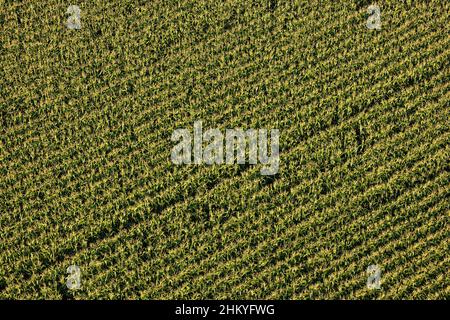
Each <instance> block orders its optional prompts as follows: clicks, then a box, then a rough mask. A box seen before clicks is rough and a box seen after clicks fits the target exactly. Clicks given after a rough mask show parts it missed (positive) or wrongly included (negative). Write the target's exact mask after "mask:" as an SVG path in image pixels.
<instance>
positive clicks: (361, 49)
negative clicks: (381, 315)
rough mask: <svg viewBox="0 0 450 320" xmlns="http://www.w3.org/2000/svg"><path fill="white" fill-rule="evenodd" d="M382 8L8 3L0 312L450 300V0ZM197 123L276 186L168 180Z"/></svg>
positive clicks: (196, 168) (253, 180) (0, 115)
mask: <svg viewBox="0 0 450 320" xmlns="http://www.w3.org/2000/svg"><path fill="white" fill-rule="evenodd" d="M377 3H378V4H379V5H380V7H381V19H382V28H381V30H369V29H368V28H367V27H366V21H367V18H368V13H367V7H368V5H370V4H371V2H368V1H356V0H354V1H342V2H340V1H299V0H292V1H281V0H270V1H262V0H249V1H239V0H226V1H213V0H198V1H192V0H164V1H163V0H154V1H131V0H124V1H120V3H119V2H109V3H107V2H105V1H99V0H95V1H81V0H79V1H78V0H77V1H74V2H72V3H68V2H65V1H60V0H45V1H9V0H5V1H2V2H1V5H0V22H1V23H0V24H1V26H2V28H1V33H0V50H1V57H2V59H1V60H0V120H1V121H0V126H1V129H0V231H1V232H0V266H1V267H0V298H3V299H24V298H34V299H44V298H45V299H94V298H106V299H108V298H119V299H120V298H126V299H134V298H137V299H144V298H145V299H175V298H186V299H194V298H196V299H205V298H209V299H212V298H232V299H241V298H246V299H260V298H278V299H343V298H345V299H393V298H403V299H419V298H426V299H443V298H449V297H450V281H449V273H448V270H449V265H450V254H449V250H448V248H449V245H450V237H449V234H450V230H449V227H448V226H449V223H448V222H449V217H450V215H449V212H450V201H449V199H450V162H449V158H450V143H449V142H450V121H449V116H450V95H449V92H450V90H449V77H450V73H449V70H450V63H449V61H450V44H449V42H450V37H449V34H450V25H449V23H448V22H449V18H450V16H449V12H450V2H449V1H446V0H440V1H439V0H438V1H436V0H432V1H379V2H377ZM70 4H76V5H78V6H79V7H80V8H81V29H74V30H69V29H68V28H67V27H66V26H65V22H66V20H67V18H68V15H67V14H65V13H66V10H67V7H68V6H69V5H70ZM197 120H201V121H203V123H204V126H205V127H208V128H219V129H220V130H225V129H227V128H235V127H239V128H243V129H244V130H246V129H250V128H256V129H257V128H268V129H271V128H275V129H279V130H280V167H279V171H278V174H276V175H274V176H262V175H261V174H260V169H261V166H260V165H225V164H224V165H213V166H209V165H179V166H177V165H174V164H173V163H172V162H171V161H170V153H171V149H172V147H173V145H174V143H173V142H172V141H171V139H170V137H171V135H172V132H173V131H174V130H175V129H177V128H192V126H193V123H194V121H197ZM70 265H77V266H79V267H80V269H81V288H80V289H78V290H69V289H68V288H67V287H66V278H67V276H68V274H67V272H66V270H67V268H68V267H69V266H70ZM369 265H378V266H379V267H380V268H381V270H382V274H381V289H380V290H369V289H368V288H367V286H366V282H367V276H368V275H367V273H366V269H367V267H368V266H369Z"/></svg>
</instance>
